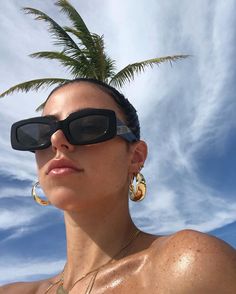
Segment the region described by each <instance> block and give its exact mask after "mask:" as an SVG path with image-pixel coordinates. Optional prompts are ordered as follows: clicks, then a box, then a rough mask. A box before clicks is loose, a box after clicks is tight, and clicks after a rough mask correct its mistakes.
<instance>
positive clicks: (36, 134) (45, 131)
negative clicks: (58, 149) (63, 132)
mask: <svg viewBox="0 0 236 294" xmlns="http://www.w3.org/2000/svg"><path fill="white" fill-rule="evenodd" d="M16 138H17V141H18V143H19V144H20V145H22V146H24V147H26V148H28V149H34V148H36V149H37V148H39V147H40V146H44V145H45V144H47V143H48V141H50V126H49V125H48V124H43V123H29V124H25V125H22V126H20V127H18V128H17V130H16Z"/></svg>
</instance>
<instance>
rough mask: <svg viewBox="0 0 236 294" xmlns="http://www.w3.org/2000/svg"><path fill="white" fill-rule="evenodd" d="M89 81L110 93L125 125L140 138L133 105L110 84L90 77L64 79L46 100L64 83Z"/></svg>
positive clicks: (137, 120)
mask: <svg viewBox="0 0 236 294" xmlns="http://www.w3.org/2000/svg"><path fill="white" fill-rule="evenodd" d="M82 81H84V82H89V83H92V84H95V85H96V86H98V87H99V88H100V89H101V90H102V91H104V92H105V93H107V94H108V95H110V96H111V97H112V98H113V99H114V101H115V102H116V104H117V105H118V106H119V107H120V108H121V110H122V111H123V113H124V115H125V119H126V125H127V126H128V127H129V128H130V129H131V130H132V132H133V133H134V135H135V136H136V137H137V139H138V140H140V124H139V119H138V115H137V111H136V109H135V108H134V106H133V105H132V104H131V103H130V102H129V100H128V99H127V98H125V96H124V95H123V94H121V93H120V92H119V91H117V90H116V89H115V88H113V87H112V86H110V85H108V84H106V83H104V82H102V81H99V80H96V79H91V78H77V79H73V80H66V81H65V82H64V83H62V84H60V85H59V86H57V87H56V88H54V89H53V90H52V92H51V93H50V94H49V96H48V98H47V100H48V99H49V97H50V96H51V95H52V94H53V93H54V92H55V91H56V90H58V89H60V88H62V87H63V86H65V85H69V84H73V83H78V82H82ZM47 100H46V101H47Z"/></svg>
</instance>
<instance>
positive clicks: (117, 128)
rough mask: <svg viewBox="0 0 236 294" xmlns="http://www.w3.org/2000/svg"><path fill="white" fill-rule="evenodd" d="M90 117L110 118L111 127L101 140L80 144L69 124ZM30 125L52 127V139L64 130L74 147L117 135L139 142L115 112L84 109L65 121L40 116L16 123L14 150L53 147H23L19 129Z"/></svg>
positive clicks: (13, 138) (12, 139) (13, 140)
mask: <svg viewBox="0 0 236 294" xmlns="http://www.w3.org/2000/svg"><path fill="white" fill-rule="evenodd" d="M89 115H103V116H106V117H107V118H109V127H108V129H107V132H106V133H104V134H103V135H102V136H100V137H99V138H96V139H93V140H88V141H86V142H84V143H78V142H77V141H76V140H75V139H74V138H73V136H72V135H71V134H70V130H69V124H70V123H71V122H72V121H74V120H76V119H78V118H82V117H86V116H89ZM29 123H42V124H47V125H50V128H51V130H50V138H51V136H52V134H54V133H55V132H56V131H57V130H59V129H60V130H62V132H63V134H64V135H65V137H66V139H67V140H68V142H69V143H70V144H72V145H89V144H96V143H100V142H104V141H107V140H110V139H112V138H114V137H115V136H116V135H118V136H121V137H122V138H123V139H125V140H126V141H128V142H135V141H137V138H136V136H135V135H134V134H133V133H132V131H131V130H130V129H129V128H128V127H127V126H126V125H125V124H124V123H123V122H122V121H120V120H119V119H117V118H116V114H115V112H114V111H113V110H110V109H93V108H92V109H82V110H80V111H77V112H73V113H71V114H70V115H69V116H68V117H67V118H66V119H64V120H60V121H58V120H56V118H55V117H54V116H40V117H34V118H29V119H25V120H21V121H18V122H16V123H14V124H13V125H12V127H11V145H12V148H13V149H16V150H21V151H33V152H34V151H35V150H42V149H46V148H48V147H49V146H50V145H51V140H49V141H48V142H46V143H45V144H42V145H40V146H38V147H36V148H28V147H26V146H23V145H22V144H21V143H20V142H19V141H18V138H17V130H18V128H19V127H22V126H24V125H27V124H29Z"/></svg>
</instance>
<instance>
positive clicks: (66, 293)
mask: <svg viewBox="0 0 236 294" xmlns="http://www.w3.org/2000/svg"><path fill="white" fill-rule="evenodd" d="M139 233H140V231H139V230H136V231H135V233H134V234H133V236H132V238H131V239H130V240H129V242H128V243H127V244H126V245H125V246H123V247H122V248H121V249H120V250H119V252H117V253H116V254H115V255H114V256H113V257H112V258H111V259H109V260H108V261H107V262H106V263H104V264H103V265H101V266H99V267H98V268H96V269H93V270H91V271H89V272H88V273H86V274H84V275H83V276H81V277H80V278H78V279H77V280H76V281H75V282H74V283H73V285H72V286H71V287H70V289H69V290H68V291H67V290H65V289H64V288H63V283H64V272H65V268H66V265H65V267H64V269H63V271H62V273H61V277H60V279H59V280H58V281H56V282H55V283H53V284H51V285H50V286H49V287H48V288H47V289H46V291H45V292H44V294H47V293H48V292H49V291H50V290H51V289H52V287H54V286H55V285H57V284H59V286H58V288H57V292H56V293H57V294H69V293H70V291H71V290H72V289H73V288H74V287H75V285H76V284H77V283H78V282H80V281H81V280H83V279H85V278H86V277H87V276H88V275H89V274H91V273H94V274H93V276H92V278H91V280H90V282H89V285H88V287H87V289H86V291H85V294H89V293H91V291H92V288H93V285H94V283H95V279H96V277H97V274H98V272H99V270H100V269H101V268H103V267H104V266H106V265H108V264H109V263H111V262H112V261H114V258H116V257H117V256H118V255H119V254H120V253H121V252H122V251H123V250H125V249H126V248H127V247H129V246H130V245H131V243H132V242H133V241H134V240H135V239H136V238H137V237H138V235H139Z"/></svg>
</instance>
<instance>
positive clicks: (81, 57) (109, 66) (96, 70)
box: [0, 0, 188, 110]
mask: <svg viewBox="0 0 236 294" xmlns="http://www.w3.org/2000/svg"><path fill="white" fill-rule="evenodd" d="M55 5H57V6H58V7H60V11H61V12H62V13H64V14H66V15H67V17H68V18H69V20H70V21H71V23H72V25H71V26H70V27H68V26H64V27H62V26H60V25H59V24H58V23H57V22H56V21H55V20H53V19H52V18H51V17H49V16H48V15H47V14H45V13H44V12H42V11H40V10H37V9H34V8H30V7H25V8H23V10H24V11H25V13H26V14H31V15H34V16H35V19H36V20H43V21H45V22H46V23H47V24H48V31H49V32H50V33H51V34H52V37H53V40H54V45H55V46H57V47H60V49H61V50H60V51H41V52H36V53H33V54H31V55H30V56H31V57H33V58H44V59H50V60H57V61H59V63H61V65H62V66H64V67H65V68H67V69H69V72H70V75H71V79H74V78H79V77H83V78H94V79H97V80H101V81H103V82H105V83H107V84H109V85H111V86H114V87H118V88H121V87H122V86H123V85H124V84H125V83H127V82H130V81H131V80H133V79H134V76H135V74H137V73H140V72H143V71H144V70H145V69H146V68H147V67H153V66H154V65H159V64H160V63H163V62H167V61H169V62H170V63H172V62H173V61H176V60H178V59H182V58H186V57H187V56H188V55H173V56H164V57H158V58H152V59H148V60H144V61H140V62H136V63H132V64H128V65H127V66H125V67H124V68H123V69H121V70H120V71H118V72H116V71H115V69H116V67H115V61H114V60H113V59H111V58H110V57H109V56H107V54H106V53H105V50H104V48H105V46H104V38H103V36H99V35H97V34H95V33H91V32H90V31H89V30H88V28H87V26H86V24H85V22H84V21H83V19H82V17H81V16H80V14H79V13H78V11H77V10H76V9H75V8H74V7H73V6H72V5H71V4H70V3H69V2H68V1H67V0H59V1H57V2H56V3H55ZM68 80H70V79H68V78H43V79H36V80H30V81H27V82H24V83H20V84H17V85H15V86H13V87H11V88H9V89H8V90H6V91H5V92H3V93H2V94H0V97H4V96H6V95H9V94H12V93H14V92H18V91H23V92H28V91H30V90H36V91H38V90H39V89H40V88H44V87H50V86H52V85H60V84H62V83H64V82H65V81H68ZM43 106H44V103H43V104H42V105H40V106H39V107H38V110H39V109H41V108H43Z"/></svg>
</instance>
